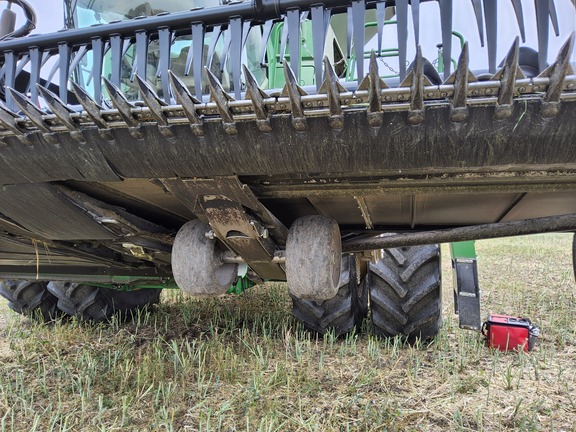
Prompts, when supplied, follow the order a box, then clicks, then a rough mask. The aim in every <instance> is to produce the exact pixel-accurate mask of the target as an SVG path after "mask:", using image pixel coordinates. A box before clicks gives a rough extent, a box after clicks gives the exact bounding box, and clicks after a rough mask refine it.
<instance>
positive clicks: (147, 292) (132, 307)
mask: <svg viewBox="0 0 576 432" xmlns="http://www.w3.org/2000/svg"><path fill="white" fill-rule="evenodd" d="M48 290H49V291H50V292H51V293H52V294H53V295H54V296H55V297H56V298H57V299H58V308H59V309H61V310H62V311H64V312H66V313H67V314H69V315H71V316H76V317H77V318H79V319H80V320H82V321H90V322H95V323H96V322H102V321H109V320H110V319H112V317H114V316H115V315H118V316H120V317H121V318H127V317H129V316H130V314H131V313H134V312H136V311H137V310H139V309H143V308H144V307H146V306H148V305H151V304H154V303H158V301H159V299H160V292H161V291H162V290H161V289H141V290H134V291H117V290H113V289H109V288H104V287H98V286H94V285H87V284H81V283H71V282H50V283H49V284H48Z"/></svg>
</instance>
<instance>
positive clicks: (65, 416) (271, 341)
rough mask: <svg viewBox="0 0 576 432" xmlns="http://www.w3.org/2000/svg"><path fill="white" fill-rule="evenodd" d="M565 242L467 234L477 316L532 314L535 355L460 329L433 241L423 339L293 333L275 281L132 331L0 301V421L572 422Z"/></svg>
mask: <svg viewBox="0 0 576 432" xmlns="http://www.w3.org/2000/svg"><path fill="white" fill-rule="evenodd" d="M571 241H572V237H571V236H569V235H562V234H554V235H540V236H532V237H523V238H516V239H506V240H491V241H480V242H477V251H478V255H479V269H480V284H481V288H482V294H483V315H486V314H487V313H488V312H489V311H490V312H494V313H509V314H518V315H522V316H527V317H529V318H531V319H532V321H534V322H536V323H537V324H538V325H539V326H540V328H541V330H542V335H541V338H540V339H539V341H538V344H537V346H536V348H535V350H534V351H532V352H530V353H528V354H526V353H522V352H521V353H505V354H504V353H500V352H495V351H491V350H489V349H487V348H486V347H485V346H484V345H483V343H482V341H481V337H480V336H479V335H478V334H477V333H474V332H471V331H466V330H460V329H459V328H458V322H457V316H455V315H454V314H453V312H452V308H453V304H452V275H451V270H450V259H449V255H448V248H447V247H444V245H443V251H442V252H443V276H444V291H443V296H444V300H443V301H444V306H443V309H444V310H443V315H444V325H443V327H442V329H441V331H440V334H439V335H438V337H437V338H436V340H435V341H434V342H432V343H429V344H419V345H416V346H412V347H410V346H403V344H402V342H401V341H400V340H399V339H394V340H381V339H378V338H375V337H372V336H369V335H367V333H369V327H370V325H369V323H366V325H365V326H364V327H365V328H364V329H362V332H360V335H351V336H349V337H347V338H342V339H338V340H335V339H334V338H333V337H331V336H330V335H328V336H325V337H323V338H322V337H320V338H317V337H315V336H311V335H310V334H308V333H306V332H304V331H302V329H301V328H299V326H298V325H297V324H296V323H295V322H294V321H293V320H292V318H291V315H290V301H289V298H288V296H287V294H286V287H285V285H284V284H268V286H265V287H258V288H255V289H253V290H250V291H248V292H246V293H244V294H243V295H240V296H228V297H225V298H220V299H212V300H202V301H195V300H190V299H186V298H181V297H180V295H179V294H178V293H176V292H172V293H166V294H167V295H165V297H164V299H163V302H162V304H161V305H160V306H159V307H156V308H154V309H153V310H152V311H151V312H149V313H146V314H142V316H139V317H138V318H137V319H136V320H135V321H134V322H131V323H128V324H118V323H113V324H112V325H98V326H88V325H81V324H79V323H77V322H72V323H56V324H54V325H40V324H35V323H33V322H31V321H30V320H28V319H27V318H23V317H20V316H18V315H16V314H14V313H12V312H11V311H9V310H8V308H7V307H6V303H5V302H4V301H2V302H0V337H1V339H0V430H2V431H5V430H8V431H27V430H38V431H47V430H54V431H63V430H68V431H79V430H88V431H92V430H94V431H97V430H102V431H112V430H138V431H140V430H190V431H192V430H201V431H210V430H237V431H240V430H253V431H286V430H299V431H308V430H312V431H347V430H366V431H376V430H378V431H380V430H391V431H396V430H398V431H403V430H410V431H411V430H415V431H420V430H421V431H442V430H454V431H460V430H486V431H501V430H529V431H532V430H544V431H549V430H555V431H574V430H576V370H575V368H574V365H575V364H576V316H575V315H574V313H573V311H574V310H576V288H575V284H574V276H573V273H572V262H571Z"/></svg>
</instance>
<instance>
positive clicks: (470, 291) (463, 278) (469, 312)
mask: <svg viewBox="0 0 576 432" xmlns="http://www.w3.org/2000/svg"><path fill="white" fill-rule="evenodd" d="M450 251H451V254H452V269H453V272H454V313H456V314H458V316H459V325H460V328H463V329H468V330H477V331H480V329H481V326H482V319H481V317H480V285H479V283H478V267H477V262H476V250H475V247H474V242H473V241H467V242H458V243H452V244H451V245H450Z"/></svg>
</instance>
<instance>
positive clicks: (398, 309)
mask: <svg viewBox="0 0 576 432" xmlns="http://www.w3.org/2000/svg"><path fill="white" fill-rule="evenodd" d="M364 284H365V289H368V290H369V291H370V308H371V311H372V323H373V328H374V332H375V333H376V334H378V335H380V336H385V337H394V336H397V335H401V336H403V337H404V338H405V339H407V340H408V342H410V343H413V342H414V341H416V339H417V338H420V339H422V340H425V339H431V338H433V337H434V336H436V334H437V333H438V331H439V329H440V326H441V324H442V313H441V312H442V295H441V294H442V291H441V272H440V247H439V246H438V245H426V246H412V247H402V248H396V249H386V250H384V253H383V257H382V258H381V259H380V260H379V261H378V262H377V263H376V264H374V263H370V265H369V267H368V273H367V275H366V278H365V279H364Z"/></svg>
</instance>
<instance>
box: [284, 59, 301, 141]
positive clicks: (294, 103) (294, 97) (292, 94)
mask: <svg viewBox="0 0 576 432" xmlns="http://www.w3.org/2000/svg"><path fill="white" fill-rule="evenodd" d="M284 77H285V79H286V85H285V86H284V90H283V91H282V94H283V95H287V96H288V97H289V98H290V110H291V111H292V126H293V127H294V129H296V130H299V131H303V130H305V129H306V127H307V125H306V118H305V117H304V110H303V109H302V98H301V96H302V95H303V94H306V92H304V90H303V89H302V88H301V87H300V86H299V85H298V83H297V82H296V77H295V76H294V72H293V71H292V69H291V68H290V66H289V65H288V63H287V62H284Z"/></svg>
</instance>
